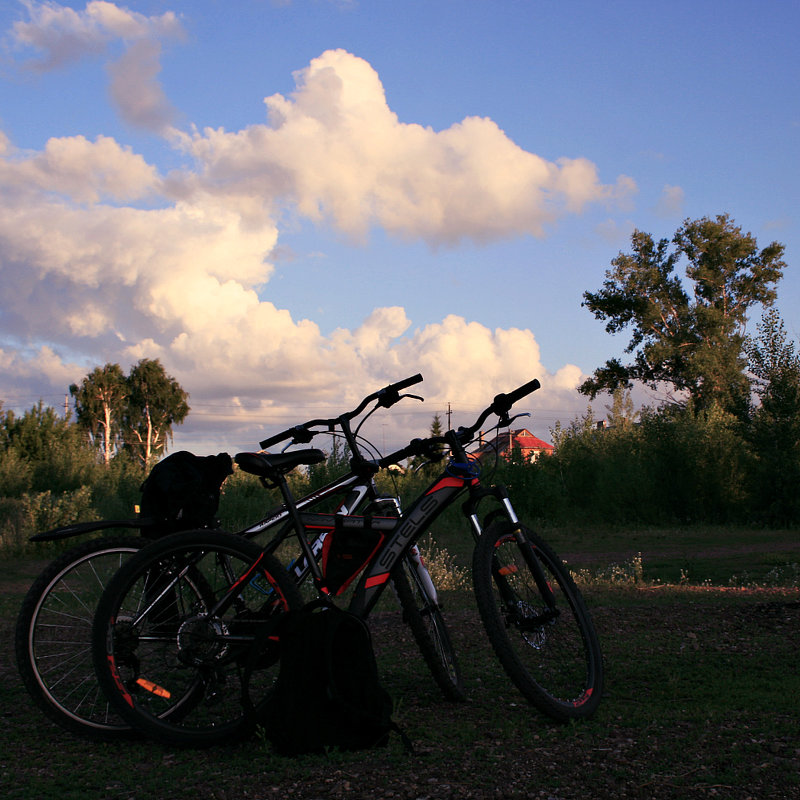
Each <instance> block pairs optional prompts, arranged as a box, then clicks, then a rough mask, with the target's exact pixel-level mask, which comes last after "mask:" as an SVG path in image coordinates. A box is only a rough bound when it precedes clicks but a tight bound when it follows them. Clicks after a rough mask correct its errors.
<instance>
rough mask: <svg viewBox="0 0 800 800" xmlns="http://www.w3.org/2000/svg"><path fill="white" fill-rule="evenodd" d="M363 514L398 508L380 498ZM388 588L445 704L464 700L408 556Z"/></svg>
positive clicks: (438, 620)
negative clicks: (446, 701)
mask: <svg viewBox="0 0 800 800" xmlns="http://www.w3.org/2000/svg"><path fill="white" fill-rule="evenodd" d="M367 512H368V513H369V512H371V513H377V514H383V515H385V516H387V517H396V516H398V515H399V506H398V503H397V501H396V500H395V499H394V498H392V497H386V496H382V497H379V498H377V499H376V500H374V501H373V502H372V503H371V504H370V505H369V506H368V507H367ZM392 584H393V585H394V590H395V594H396V595H397V599H398V602H399V603H400V608H401V609H402V612H403V622H404V623H405V624H406V625H408V627H409V628H410V629H411V634H412V636H413V637H414V641H415V642H416V643H417V647H418V648H419V651H420V653H421V655H422V658H423V660H424V661H425V664H426V665H427V667H428V669H429V670H430V673H431V675H432V676H433V680H434V681H435V682H436V685H437V686H438V687H439V688H440V689H441V690H442V694H443V695H444V696H445V698H446V699H447V700H451V701H453V702H460V701H463V700H466V699H467V695H466V693H465V691H464V681H463V679H462V677H461V668H460V667H459V664H458V657H457V656H456V652H455V650H454V648H453V644H452V640H451V638H450V633H449V631H448V630H447V624H446V623H445V619H444V616H443V614H442V609H441V606H440V605H439V604H438V602H436V600H435V599H433V598H431V597H430V594H429V592H428V591H427V589H426V588H425V585H424V583H423V582H422V581H421V580H420V578H419V576H418V575H417V571H416V570H415V569H414V565H413V563H412V561H411V558H410V557H409V556H405V557H404V558H403V559H402V560H401V562H400V564H399V565H398V566H397V567H396V568H395V569H394V571H393V572H392Z"/></svg>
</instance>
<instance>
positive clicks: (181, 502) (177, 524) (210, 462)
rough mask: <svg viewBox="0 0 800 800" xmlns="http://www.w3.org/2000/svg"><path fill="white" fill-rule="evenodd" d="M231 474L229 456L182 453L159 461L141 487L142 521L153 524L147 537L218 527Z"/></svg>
mask: <svg viewBox="0 0 800 800" xmlns="http://www.w3.org/2000/svg"><path fill="white" fill-rule="evenodd" d="M232 473H233V462H232V461H231V457H230V456H229V455H228V454H227V453H219V454H218V455H216V456H196V455H194V453H190V452H188V451H187V450H180V451H178V452H177V453H173V454H172V455H169V456H167V457H166V458H165V459H162V460H161V461H159V462H158V464H156V465H155V466H154V467H153V469H152V470H150V474H149V475H148V476H147V478H145V481H144V483H143V484H142V486H141V492H142V499H141V502H140V508H139V514H140V517H141V518H142V519H143V520H144V519H147V520H152V522H153V523H154V526H153V527H151V528H143V533H144V535H146V536H152V537H157V536H164V535H166V534H168V533H175V532H177V531H183V530H190V529H192V528H213V527H216V525H217V522H216V519H215V515H216V513H217V509H218V508H219V496H220V490H221V488H222V484H223V482H224V481H225V478H227V477H228V475H230V474H232Z"/></svg>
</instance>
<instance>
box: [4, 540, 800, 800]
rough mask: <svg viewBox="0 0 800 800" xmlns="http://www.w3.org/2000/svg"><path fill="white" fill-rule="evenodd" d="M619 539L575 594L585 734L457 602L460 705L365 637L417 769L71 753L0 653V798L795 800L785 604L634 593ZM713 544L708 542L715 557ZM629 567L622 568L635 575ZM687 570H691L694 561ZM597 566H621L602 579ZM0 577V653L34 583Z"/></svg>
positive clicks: (767, 592) (692, 593)
mask: <svg viewBox="0 0 800 800" xmlns="http://www.w3.org/2000/svg"><path fill="white" fill-rule="evenodd" d="M653 533H654V532H653ZM545 534H546V538H548V539H550V538H551V537H550V536H549V532H547V531H546V532H545ZM570 536H571V534H569V533H567V534H565V535H564V537H563V539H562V540H561V541H560V542H559V543H557V544H556V549H557V550H558V551H563V552H572V553H575V554H576V558H574V559H571V561H570V566H571V567H572V568H573V569H575V570H579V569H587V570H588V569H591V565H592V558H594V557H595V555H596V553H592V554H589V556H588V557H587V554H586V553H581V551H579V550H578V549H577V544H578V542H577V540H576V539H572V538H569V537H570ZM623 538H624V536H623V534H622V532H612V533H609V534H607V538H605V540H604V544H605V545H606V548H605V550H603V551H600V550H598V551H597V553H600V552H603V553H613V556H614V557H613V559H611V560H606V561H605V562H602V560H601V561H600V562H599V564H598V569H599V570H600V572H599V573H598V574H593V579H591V580H587V581H585V582H584V583H583V584H582V586H583V591H584V594H585V596H586V598H587V602H588V604H589V606H590V608H591V611H592V614H593V617H594V619H595V622H596V625H597V628H598V632H599V634H600V638H601V642H602V645H603V649H604V656H605V662H606V692H605V695H604V698H603V702H602V703H601V705H600V708H599V711H598V713H597V714H596V715H595V717H593V718H592V719H590V720H585V721H581V722H578V723H573V724H570V725H556V724H554V723H552V722H550V721H549V720H548V719H547V718H545V717H543V716H542V715H541V714H539V713H538V712H537V711H536V710H535V709H534V708H532V707H531V706H530V705H528V704H527V703H526V702H525V701H524V700H523V698H522V697H521V696H520V695H519V693H518V692H517V690H516V689H515V688H514V686H513V685H512V684H511V683H510V682H509V681H508V679H507V678H506V676H505V674H504V673H503V671H502V669H501V667H500V666H499V664H498V662H497V660H496V658H495V657H494V654H493V652H492V650H491V647H490V646H489V644H488V641H487V639H486V636H485V634H484V632H483V629H482V626H481V624H480V621H479V619H478V617H477V613H476V611H475V608H474V602H473V601H472V597H471V594H470V592H469V591H463V590H458V591H451V592H444V593H443V597H444V602H445V615H446V618H447V620H448V624H449V626H450V629H451V633H452V637H453V640H454V646H455V649H456V651H457V652H458V653H459V655H460V659H461V664H462V669H463V673H464V680H465V684H466V688H467V692H468V701H467V702H466V703H460V704H458V703H457V704H453V703H448V702H446V701H445V700H443V698H442V696H441V694H440V692H439V690H438V688H437V687H436V685H435V684H434V683H433V680H432V679H431V677H430V675H429V674H428V673H427V671H426V668H425V666H424V664H423V662H422V659H421V657H420V656H419V653H418V651H417V649H416V647H415V645H414V642H413V639H412V637H411V635H410V633H409V632H408V629H407V627H406V626H404V625H403V624H402V622H401V620H400V618H399V617H400V615H399V612H398V611H397V609H396V607H395V606H393V605H392V603H391V602H388V601H387V604H386V606H385V607H384V606H382V607H381V609H380V610H379V613H378V614H376V615H375V617H374V618H373V619H372V620H371V627H372V630H373V638H374V642H375V647H376V652H377V655H378V659H379V665H380V669H381V675H382V678H383V681H384V684H385V685H386V687H387V689H388V690H389V692H390V693H391V694H392V696H393V697H394V698H395V700H396V702H397V712H396V718H397V721H398V722H399V724H400V725H401V726H402V727H403V729H404V730H405V731H406V733H408V734H409V736H410V737H411V738H412V740H413V742H414V744H415V747H416V748H417V751H418V752H417V755H416V756H407V755H406V754H405V752H404V750H403V748H402V745H401V743H400V741H399V739H397V738H394V739H393V740H392V741H391V742H390V745H389V747H388V748H386V749H385V750H377V751H370V752H368V753H331V754H329V755H328V756H327V757H326V756H308V757H305V758H300V759H288V758H282V757H278V756H276V755H274V754H273V753H272V751H271V750H269V748H267V747H265V746H264V744H263V742H259V740H258V739H255V738H254V739H253V740H252V741H249V742H246V743H243V744H239V745H235V746H230V747H223V748H217V749H213V750H209V751H204V752H195V751H182V750H174V749H171V748H164V747H161V746H158V745H155V744H152V743H149V742H143V741H126V742H120V743H117V744H97V743H92V742H88V741H83V740H80V739H78V738H75V737H71V736H69V735H67V734H65V733H62V732H61V731H60V730H59V729H57V728H55V727H54V726H52V725H51V724H49V723H48V722H47V721H46V720H45V719H44V718H43V717H42V716H41V714H39V712H38V711H37V710H36V709H35V708H34V706H33V704H32V703H31V702H30V700H29V699H28V697H27V695H26V693H25V691H24V689H23V687H22V685H21V682H20V680H19V678H18V676H17V674H16V667H15V665H14V663H13V657H12V653H11V648H10V647H9V646H8V645H7V646H6V647H5V648H3V649H2V650H0V710H1V711H0V713H2V722H3V725H2V734H1V735H2V746H1V747H0V796H2V797H3V798H9V800H40V798H50V797H58V798H63V799H64V800H73V798H74V799H75V800H78V798H80V800H83V798H86V797H92V798H103V800H111V799H112V798H123V799H124V800H145V799H147V800H149V799H150V798H159V797H170V798H174V800H232V799H233V798H236V800H242V799H243V798H259V799H260V800H267V798H281V799H282V800H283V799H284V798H308V799H311V798H321V797H325V798H331V799H332V800H338V799H339V798H348V800H361V799H362V798H375V797H381V798H412V799H413V798H423V797H424V798H430V799H431V800H434V799H436V798H466V797H469V798H484V797H485V798H520V800H522V798H526V799H527V798H532V797H533V798H536V797H544V798H547V797H549V798H558V800H583V799H584V798H587V797H591V798H597V799H598V800H605V799H606V798H608V799H609V800H610V798H614V800H617V798H626V797H628V798H656V800H684V798H689V799H690V800H694V799H695V798H697V799H698V800H699V798H704V799H705V798H710V797H717V798H720V797H721V798H729V800H744V798H747V797H752V798H759V800H786V798H790V797H797V796H800V778H798V776H800V749H799V748H798V742H797V732H796V727H797V719H796V708H795V706H794V705H793V699H794V698H796V697H798V696H800V672H798V669H797V652H796V642H797V637H796V632H797V630H798V627H800V593H799V592H798V590H797V588H786V587H784V588H777V587H771V588H764V587H763V586H760V585H757V583H753V582H749V583H748V584H747V585H746V586H744V585H739V586H729V585H728V579H729V577H730V575H731V574H732V573H731V572H729V571H728V569H729V568H730V564H731V562H730V561H726V559H725V557H724V556H721V560H723V561H725V563H726V567H725V569H724V570H723V574H725V573H726V572H727V575H725V582H724V585H722V586H717V587H712V586H708V585H706V586H703V585H688V584H687V585H680V584H679V583H673V584H671V585H665V584H663V583H662V584H658V583H656V582H655V581H652V580H650V579H649V577H648V563H649V562H648V558H649V556H648V552H653V551H654V549H653V548H651V547H649V545H648V542H647V541H643V539H645V540H647V539H650V538H651V537H650V536H649V535H648V536H645V537H639V541H638V543H639V544H643V545H644V546H643V547H640V548H636V549H634V550H633V551H632V552H626V551H625V550H624V549H623V548H621V547H619V544H620V542H621V541H622V539H623ZM631 538H632V539H633V540H634V541H635V540H636V539H637V537H636V536H632V537H631ZM721 538H722V536H721V534H720V536H718V537H716V538H715V542H716V544H719V542H720V541H721ZM652 541H661V540H656V539H655V538H652ZM741 541H744V539H742V540H741ZM434 542H436V544H437V546H438V545H439V544H440V543H439V540H437V539H434ZM609 543H613V544H614V545H615V546H614V547H608V544H609ZM563 544H567V545H568V546H569V548H570V549H565V548H564V547H563ZM707 545H708V542H707V541H706V544H705V545H704V546H707ZM571 548H575V549H571ZM786 549H789V550H790V548H786ZM639 552H641V553H642V560H641V564H640V565H639V566H637V565H636V564H635V562H633V561H632V558H633V557H634V556H636V554H638V553H639ZM689 562H690V564H691V563H694V561H693V556H691V557H690V558H689ZM612 564H615V565H619V566H617V567H616V568H615V569H613V570H612V571H611V572H610V573H603V572H602V570H604V569H605V570H608V569H609V565H612ZM6 566H7V568H2V567H3V565H0V637H2V640H3V641H6V642H10V641H11V633H12V630H13V624H14V618H15V615H16V610H17V608H18V604H19V602H20V601H21V599H22V595H23V594H24V591H25V590H26V589H27V583H28V577H29V576H31V575H32V574H35V571H36V568H35V566H31V565H29V566H28V567H24V566H23V565H22V563H21V562H16V563H14V564H13V565H6ZM776 566H780V565H777V564H773V565H772V566H771V568H775V567H776ZM12 573H13V574H12Z"/></svg>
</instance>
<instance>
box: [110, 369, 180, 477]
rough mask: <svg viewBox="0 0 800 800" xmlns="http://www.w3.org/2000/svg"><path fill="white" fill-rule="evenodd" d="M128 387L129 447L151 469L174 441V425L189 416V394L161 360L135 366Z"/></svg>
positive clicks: (125, 420) (125, 433)
mask: <svg viewBox="0 0 800 800" xmlns="http://www.w3.org/2000/svg"><path fill="white" fill-rule="evenodd" d="M127 384H128V399H127V402H126V406H125V411H124V414H123V420H122V427H123V437H124V441H125V447H126V448H127V449H129V450H130V451H131V452H132V453H133V454H134V456H135V457H136V459H137V460H138V461H139V463H141V464H142V466H144V468H145V469H149V468H150V465H151V464H152V463H153V460H154V459H156V458H158V457H159V456H160V455H161V454H162V453H163V452H164V451H165V450H166V447H167V442H168V441H172V426H173V425H179V424H180V423H181V422H183V420H184V419H185V418H186V415H187V414H188V413H189V405H188V403H187V400H188V399H189V395H188V394H187V393H186V392H185V391H184V390H183V389H182V388H181V385H180V384H179V383H178V382H177V381H176V380H175V378H173V377H171V376H170V375H167V373H166V371H165V370H164V367H163V366H162V365H161V362H160V361H159V360H158V359H155V360H151V359H147V358H145V359H142V360H141V361H140V362H139V363H138V364H136V365H135V366H133V367H132V368H131V371H130V374H129V375H128V379H127Z"/></svg>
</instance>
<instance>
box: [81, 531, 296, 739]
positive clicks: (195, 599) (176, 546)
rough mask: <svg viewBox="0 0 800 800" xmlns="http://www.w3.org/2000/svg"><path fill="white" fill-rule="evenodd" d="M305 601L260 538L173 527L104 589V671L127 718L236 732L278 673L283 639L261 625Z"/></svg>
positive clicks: (97, 649)
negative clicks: (267, 633)
mask: <svg viewBox="0 0 800 800" xmlns="http://www.w3.org/2000/svg"><path fill="white" fill-rule="evenodd" d="M256 563H258V566H257V568H256V570H255V571H254V572H252V574H250V575H249V577H248V579H247V580H243V578H244V577H245V575H246V573H247V574H249V573H250V568H251V567H252V565H254V564H256ZM232 589H233V591H231V590H232ZM223 599H224V602H222V601H223ZM301 604H302V600H301V598H300V594H299V592H298V590H297V588H296V587H295V585H294V584H293V583H292V582H291V581H290V580H289V578H288V576H287V574H286V572H285V571H284V569H283V568H282V567H281V566H280V564H279V563H278V562H277V561H276V560H275V559H274V558H273V557H271V556H268V555H266V554H264V553H263V551H262V549H261V548H260V547H259V546H258V545H257V544H255V543H254V542H251V541H248V540H246V539H243V538H242V537H240V536H235V535H232V534H226V533H219V532H209V531H190V532H188V533H179V534H175V535H173V536H169V537H167V538H165V539H162V540H160V541H158V542H155V543H154V544H151V545H149V546H148V547H146V548H145V549H144V550H142V551H140V552H139V553H137V554H136V555H134V556H132V557H131V558H130V559H129V560H128V562H127V563H126V564H125V565H124V566H123V567H122V569H121V570H120V571H119V572H118V573H117V575H116V576H115V577H114V579H113V580H112V581H111V582H110V583H109V586H108V588H107V590H106V592H105V593H104V594H103V596H102V598H101V599H100V603H99V605H98V609H97V614H96V616H95V622H94V628H93V634H92V645H93V657H94V666H95V670H96V672H97V678H98V681H99V683H100V686H101V688H102V689H103V691H104V692H105V693H106V695H107V696H108V699H109V702H110V703H111V705H112V706H113V708H114V709H115V710H116V711H117V713H118V714H119V715H120V716H121V717H122V718H123V719H124V720H125V721H126V722H127V723H128V724H129V725H131V726H132V727H133V728H135V729H137V730H139V731H141V732H142V733H144V734H146V735H147V736H149V737H151V738H153V739H156V740H157V741H160V742H162V743H164V744H167V745H178V746H191V747H204V746H209V745H213V744H219V743H223V742H229V741H232V740H235V739H238V738H240V737H241V736H243V735H244V734H245V733H248V732H249V731H250V730H251V729H252V727H253V726H254V725H255V723H256V719H255V717H254V713H253V710H252V709H253V706H256V707H258V706H259V705H260V703H261V702H263V700H264V699H265V698H266V696H267V695H268V694H269V692H270V691H271V689H272V686H273V683H274V679H275V677H276V676H277V670H278V646H277V643H276V642H275V641H273V640H271V639H269V638H268V637H267V636H263V637H262V636H259V634H260V633H263V632H264V631H265V630H267V626H269V625H271V623H272V622H273V621H274V619H275V618H276V617H277V615H279V614H281V613H282V612H285V611H287V610H289V609H290V608H294V607H298V606H300V605H301ZM256 643H259V645H260V652H259V653H257V654H256V653H254V648H255V645H256Z"/></svg>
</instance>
